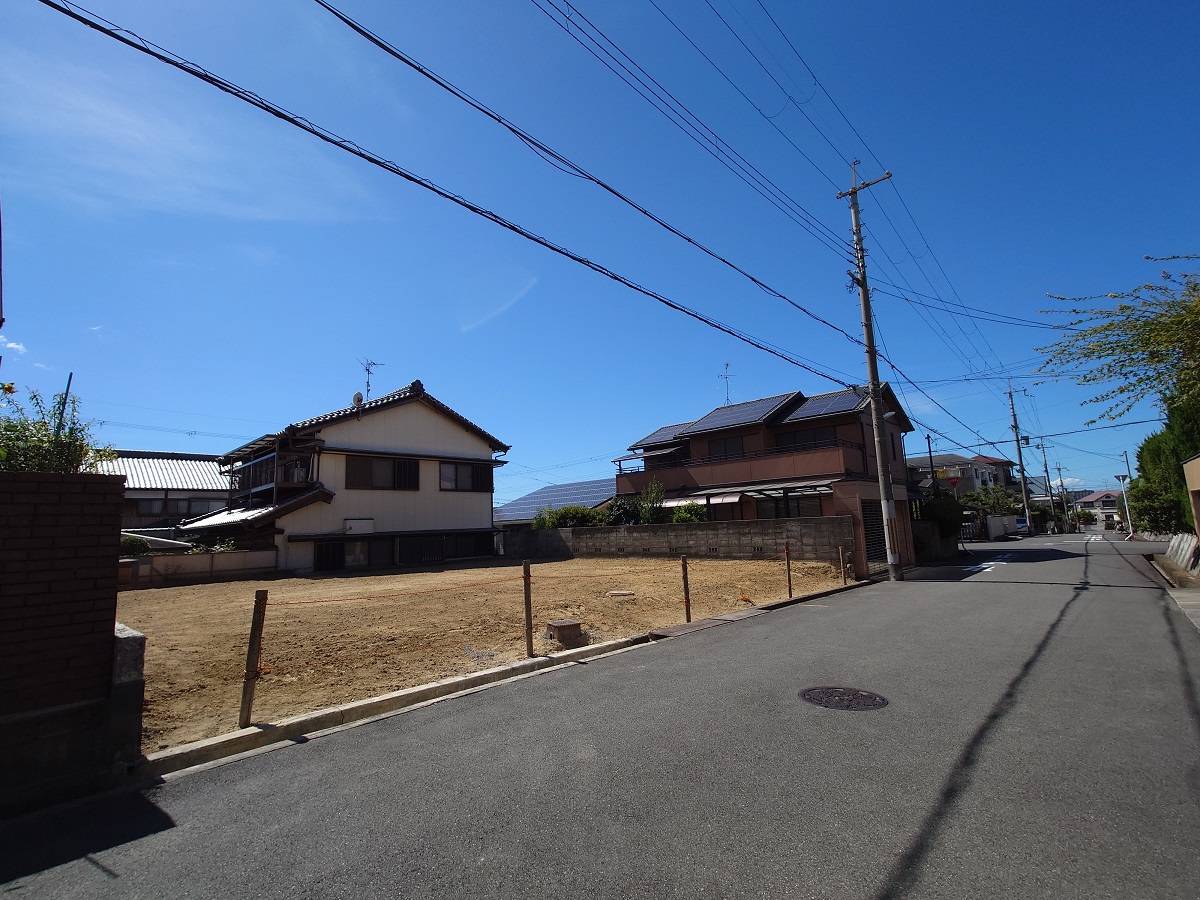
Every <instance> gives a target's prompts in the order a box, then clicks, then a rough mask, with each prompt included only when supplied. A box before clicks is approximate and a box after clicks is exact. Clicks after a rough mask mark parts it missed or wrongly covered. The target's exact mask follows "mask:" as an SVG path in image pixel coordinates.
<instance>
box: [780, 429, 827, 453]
mask: <svg viewBox="0 0 1200 900" xmlns="http://www.w3.org/2000/svg"><path fill="white" fill-rule="evenodd" d="M836 444H837V429H836V428H834V426H832V425H826V426H824V427H822V428H804V429H801V430H800V431H785V432H783V434H777V435H775V446H776V448H778V449H780V450H815V449H817V448H818V447H833V446H835V445H836Z"/></svg>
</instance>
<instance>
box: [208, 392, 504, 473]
mask: <svg viewBox="0 0 1200 900" xmlns="http://www.w3.org/2000/svg"><path fill="white" fill-rule="evenodd" d="M414 401H420V402H422V403H425V404H427V405H429V406H431V407H432V408H434V409H436V410H437V411H438V412H440V413H442V414H443V415H445V416H446V417H448V418H450V419H453V420H454V421H455V422H458V424H460V425H461V426H462V427H463V428H465V429H467V430H468V431H471V432H474V433H475V434H476V435H478V436H479V437H481V438H482V439H483V440H484V441H486V442H487V444H488V445H489V446H490V447H491V448H492V450H494V451H505V452H507V451H508V450H510V449H511V447H509V445H508V444H505V443H504V442H502V441H501V440H499V439H498V438H495V437H493V436H492V435H490V434H488V433H487V432H486V431H484V430H483V429H482V428H480V427H479V426H478V425H476V424H475V423H474V422H472V421H470V420H469V419H466V418H464V417H463V416H460V415H459V414H458V413H456V412H455V411H454V410H452V409H451V408H450V407H448V406H446V404H444V403H442V402H441V401H440V400H437V399H436V398H435V397H433V396H432V395H430V394H427V393H425V385H423V384H421V382H420V381H414V382H413V383H412V384H410V385H408V386H406V387H402V388H400V390H398V391H392V392H391V393H390V394H384V395H383V396H382V397H376V398H375V399H374V400H368V401H367V402H365V403H362V404H360V405H358V406H347V407H346V408H344V409H336V410H334V411H333V412H327V413H323V414H321V415H319V416H313V417H312V418H311V419H302V420H301V421H299V422H293V423H292V424H291V425H289V426H287V428H285V429H283V430H282V431H280V432H278V433H277V434H265V435H263V436H262V437H260V438H258V439H257V440H253V441H251V442H250V443H248V444H243V445H242V446H241V447H238V448H237V449H236V450H231V451H230V452H229V453H227V454H226V455H225V457H223V458H228V457H231V456H233V455H234V454H241V453H248V452H249V453H254V452H259V451H261V450H265V449H267V448H268V447H270V445H272V444H274V443H275V441H277V440H279V439H281V438H287V437H291V436H293V435H296V434H300V433H303V432H306V431H307V432H314V431H319V430H320V429H321V428H322V427H323V426H325V425H331V424H333V423H334V422H340V421H342V420H344V419H351V418H358V417H361V416H364V415H370V414H371V413H376V412H380V411H382V410H385V409H390V408H391V407H393V406H401V405H403V404H405V403H412V402H414Z"/></svg>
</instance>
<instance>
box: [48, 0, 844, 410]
mask: <svg viewBox="0 0 1200 900" xmlns="http://www.w3.org/2000/svg"><path fill="white" fill-rule="evenodd" d="M39 2H40V3H42V4H43V5H45V6H48V7H50V8H51V9H54V10H57V11H58V12H61V13H63V14H64V15H67V16H69V17H70V18H72V19H75V20H76V21H78V22H80V23H82V24H84V25H86V26H87V27H89V28H92V29H94V30H96V31H99V32H101V33H102V34H105V35H107V36H108V37H111V38H113V39H114V40H116V41H119V42H120V43H122V44H125V45H126V46H128V47H132V48H133V49H134V50H137V51H139V52H141V53H145V54H146V55H148V56H151V57H153V58H155V59H157V60H159V61H160V62H163V63H166V64H167V65H169V66H172V67H173V68H176V69H179V70H180V71H181V72H185V73H187V74H188V75H191V76H192V77H194V78H197V79H199V80H200V81H203V82H205V83H206V84H210V85H212V86H213V87H215V88H217V89H218V90H221V91H223V92H225V93H227V94H230V95H232V96H234V97H237V98H238V99H239V100H242V101H243V102H245V103H248V104H250V105H251V106H254V107H257V108H258V109H261V110H263V111H264V112H266V113H269V114H270V115H272V116H274V117H275V118H277V119H280V120H282V121H284V122H287V123H288V124H289V125H293V126H295V127H296V128H299V129H300V130H302V131H306V132H308V133H309V134H311V135H313V136H314V137H316V138H319V139H320V140H322V141H325V142H326V143H328V144H331V145H333V146H335V147H337V148H339V149H341V150H344V151H346V152H347V153H350V154H352V155H354V156H357V157H358V158H359V159H362V160H364V161H365V162H368V163H370V164H372V165H374V166H378V167H379V168H381V169H383V170H384V171H387V172H390V173H392V174H393V175H398V176H399V177H401V178H403V179H404V180H406V181H408V182H410V183H412V184H415V185H417V186H418V187H422V188H424V189H425V190H427V191H430V192H431V193H433V194H436V195H437V196H438V197H441V198H442V199H443V200H449V201H450V202H451V203H454V204H456V205H458V206H461V207H463V208H464V209H466V210H468V211H469V212H472V213H474V214H475V215H477V216H480V217H481V218H484V219H487V220H488V221H490V222H493V223H495V224H496V225H499V226H500V227H502V228H505V229H507V230H509V231H511V232H513V233H514V234H516V235H519V236H520V237H523V238H525V239H526V240H528V241H531V242H533V243H535V244H539V245H541V246H542V247H545V248H546V249H547V250H551V251H553V252H554V253H557V254H558V255H560V256H563V257H566V258H567V259H569V260H571V261H572V262H575V263H578V264H579V265H581V266H584V267H585V268H588V269H591V270H592V271H593V272H596V273H598V274H600V275H603V276H605V277H606V278H610V279H612V280H613V281H616V282H617V283H618V284H621V285H624V286H625V287H627V288H629V289H630V290H633V291H636V292H637V293H639V294H642V295H643V296H646V297H649V298H650V299H652V300H655V301H657V302H658V303H661V304H662V305H664V306H666V307H668V308H669V309H673V310H675V311H676V312H681V313H683V314H684V315H686V316H689V317H691V318H693V319H695V320H696V321H698V322H702V323H703V324H705V325H708V326H709V327H710V328H714V329H716V330H717V331H721V332H723V333H725V334H727V335H729V336H730V337H734V338H736V339H738V340H740V341H742V342H743V343H746V344H749V345H750V346H752V347H755V348H757V349H759V350H762V351H764V352H766V353H770V354H771V355H772V356H776V357H778V358H779V359H782V360H783V361H784V362H788V363H790V364H792V365H794V366H797V367H798V368H801V369H804V370H805V371H806V372H809V373H811V374H813V375H816V376H818V377H820V378H824V379H826V380H828V381H832V382H834V383H835V384H838V385H841V386H842V387H849V384H848V383H847V382H846V381H843V380H842V379H840V378H837V377H835V376H833V375H829V374H827V373H826V372H822V371H820V370H819V369H817V368H815V366H814V365H809V364H808V363H805V362H803V361H802V358H800V357H797V356H795V355H793V354H791V353H789V352H788V351H785V350H783V349H781V348H779V347H776V346H774V345H771V344H768V343H766V342H765V341H762V340H760V339H758V338H755V337H753V336H751V335H749V334H747V333H746V332H743V331H740V330H738V329H736V328H733V327H732V326H730V325H726V324H724V323H722V322H720V321H718V320H716V319H714V318H712V317H710V316H707V315H705V314H704V313H701V312H699V311H697V310H694V309H691V308H690V307H688V306H685V305H684V304H682V303H679V302H677V301H675V300H672V299H670V298H669V297H667V296H665V295H664V294H660V293H658V292H657V291H653V290H651V289H650V288H647V287H644V286H643V285H640V284H638V283H637V282H634V281H632V280H631V279H629V278H626V277H625V276H623V275H620V274H618V273H617V272H614V271H613V270H612V269H609V268H607V267H605V266H603V265H601V264H599V263H596V262H593V261H592V260H590V259H587V258H586V257H584V256H582V255H580V254H578V253H575V252H574V251H572V250H569V249H567V248H566V247H563V246H561V245H559V244H556V243H554V242H553V241H551V240H549V239H548V238H545V237H543V236H541V235H539V234H536V233H534V232H532V231H530V230H528V229H526V228H523V227H522V226H520V225H518V224H516V223H515V222H512V221H510V220H508V219H506V218H504V217H503V216H501V215H499V214H498V213H495V212H492V211H491V210H488V209H485V208H484V207H482V206H479V205H478V204H476V203H473V202H472V201H470V200H468V199H466V198H465V197H462V196H460V195H458V194H455V193H452V192H451V191H449V190H447V189H445V188H443V187H441V186H439V185H437V184H435V183H434V182H433V181H431V180H429V179H428V178H424V177H421V176H418V175H415V174H413V173H412V172H409V171H408V170H406V169H404V168H402V167H400V166H399V165H397V164H396V163H394V162H392V161H390V160H387V159H384V158H383V157H381V156H378V155H376V154H374V153H372V152H370V151H368V150H365V149H364V148H362V147H360V146H359V145H358V144H356V143H354V142H353V141H349V140H347V139H345V138H342V137H339V136H338V135H336V134H334V133H333V132H331V131H329V130H328V129H326V128H323V127H321V126H319V125H316V124H314V123H313V122H310V121H309V120H308V119H305V118H302V117H299V116H296V115H294V114H292V113H290V112H288V111H287V110H285V109H283V108H282V107H280V106H277V105H276V104H274V103H271V102H270V101H268V100H265V99H264V98H262V97H260V96H258V95H257V94H255V93H253V92H251V91H248V90H246V89H245V88H242V87H239V86H238V85H236V84H234V83H233V82H230V81H227V80H226V79H224V78H221V77H220V76H218V75H214V74H213V73H212V72H209V71H207V70H206V69H203V68H201V67H200V66H198V65H196V64H195V63H192V62H189V61H188V60H186V59H184V58H183V57H181V56H178V55H176V54H174V53H171V52H170V51H168V50H166V49H165V48H163V47H160V46H158V45H157V44H152V43H150V42H149V41H146V40H145V39H143V38H141V37H139V36H138V35H136V34H134V33H133V32H131V31H128V30H126V29H123V28H120V27H119V26H117V25H116V24H114V23H112V22H109V21H108V20H107V19H103V18H101V17H99V16H96V15H95V14H94V13H91V12H89V11H87V10H85V9H83V8H82V7H80V6H77V5H75V4H72V3H69V2H68V0H62V3H61V5H60V3H59V2H56V0H39ZM76 10H79V12H76ZM88 16H92V17H93V18H88ZM101 23H104V24H101ZM106 26H111V27H106ZM126 35H128V36H126Z"/></svg>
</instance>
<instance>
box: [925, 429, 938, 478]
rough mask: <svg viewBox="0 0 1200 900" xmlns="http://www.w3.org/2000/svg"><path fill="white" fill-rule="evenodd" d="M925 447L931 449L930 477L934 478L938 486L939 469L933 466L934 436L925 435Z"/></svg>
mask: <svg viewBox="0 0 1200 900" xmlns="http://www.w3.org/2000/svg"><path fill="white" fill-rule="evenodd" d="M925 449H926V450H928V451H929V477H930V478H932V479H933V486H934V487H937V469H935V468H934V467H933V438H931V437H930V436H929V435H925Z"/></svg>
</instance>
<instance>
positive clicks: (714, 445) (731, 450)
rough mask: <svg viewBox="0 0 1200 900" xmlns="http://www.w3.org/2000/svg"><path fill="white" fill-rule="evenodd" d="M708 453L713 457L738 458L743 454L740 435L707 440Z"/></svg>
mask: <svg viewBox="0 0 1200 900" xmlns="http://www.w3.org/2000/svg"><path fill="white" fill-rule="evenodd" d="M708 455H709V456H710V457H712V458H713V459H738V458H740V457H742V456H745V455H746V453H745V450H743V449H742V439H741V437H729V438H715V439H714V440H711V441H709V442H708Z"/></svg>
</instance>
